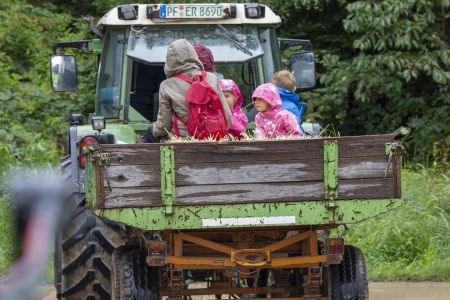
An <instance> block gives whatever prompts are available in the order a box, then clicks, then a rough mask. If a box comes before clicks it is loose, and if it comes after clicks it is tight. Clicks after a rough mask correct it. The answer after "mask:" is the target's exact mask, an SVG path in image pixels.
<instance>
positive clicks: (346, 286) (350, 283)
mask: <svg viewBox="0 0 450 300" xmlns="http://www.w3.org/2000/svg"><path fill="white" fill-rule="evenodd" d="M326 277H327V280H326V282H327V283H328V289H327V290H328V295H329V296H330V299H332V300H365V299H368V297H369V282H368V280H367V270H366V264H365V261H364V255H363V254H362V252H361V250H360V249H358V248H356V247H354V246H351V245H345V250H344V258H343V260H342V262H341V263H340V264H339V265H330V266H329V267H328V268H327V272H326Z"/></svg>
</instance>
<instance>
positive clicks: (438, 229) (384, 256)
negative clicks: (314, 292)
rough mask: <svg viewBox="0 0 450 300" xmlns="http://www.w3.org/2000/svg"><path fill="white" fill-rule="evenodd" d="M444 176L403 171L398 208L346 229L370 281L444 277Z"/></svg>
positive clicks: (449, 246) (447, 192)
mask: <svg viewBox="0 0 450 300" xmlns="http://www.w3.org/2000/svg"><path fill="white" fill-rule="evenodd" d="M449 175H450V173H449V172H447V173H443V174H442V173H441V170H439V172H436V171H434V170H430V169H428V170H427V169H421V170H419V171H416V172H413V171H407V170H404V172H403V181H402V184H403V193H404V195H403V198H404V200H405V202H406V204H405V205H404V206H402V207H401V208H398V209H396V210H394V211H392V212H391V213H389V214H386V215H383V216H380V217H377V218H374V219H372V220H369V221H365V222H363V223H361V224H358V225H354V226H352V227H351V230H350V234H349V237H348V239H347V243H349V244H353V245H356V246H359V247H361V249H362V250H363V253H364V254H365V257H366V260H367V264H368V270H369V277H370V279H371V280H405V279H406V280H449V279H450V258H449V257H448V253H449V251H450V236H449V232H450V225H449V223H450V200H449V199H450V177H449Z"/></svg>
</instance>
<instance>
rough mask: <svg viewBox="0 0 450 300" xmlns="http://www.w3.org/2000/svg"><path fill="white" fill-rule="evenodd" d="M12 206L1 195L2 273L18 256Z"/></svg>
mask: <svg viewBox="0 0 450 300" xmlns="http://www.w3.org/2000/svg"><path fill="white" fill-rule="evenodd" d="M15 229H16V228H15V222H14V215H13V210H12V207H11V205H10V204H9V203H7V200H6V197H3V196H1V195H0V232H1V234H0V273H1V272H2V271H3V270H5V269H6V268H7V267H8V266H9V265H10V263H11V261H12V260H13V259H15V258H16V256H17V251H18V246H17V245H18V242H17V237H16V232H15Z"/></svg>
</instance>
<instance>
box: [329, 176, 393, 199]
mask: <svg viewBox="0 0 450 300" xmlns="http://www.w3.org/2000/svg"><path fill="white" fill-rule="evenodd" d="M393 181H394V179H393V178H386V179H384V178H381V179H380V178H375V179H351V180H341V181H339V197H338V198H339V199H384V198H393V197H395V196H394V185H393Z"/></svg>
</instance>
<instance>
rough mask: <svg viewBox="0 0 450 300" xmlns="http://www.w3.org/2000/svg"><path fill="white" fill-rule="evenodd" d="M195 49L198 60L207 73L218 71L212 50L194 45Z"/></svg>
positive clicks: (200, 45)
mask: <svg viewBox="0 0 450 300" xmlns="http://www.w3.org/2000/svg"><path fill="white" fill-rule="evenodd" d="M194 49H195V52H197V55H198V59H199V60H200V61H201V63H202V64H203V67H204V68H205V71H207V72H211V73H214V72H215V71H216V65H215V63H214V57H213V55H212V52H211V50H210V49H209V48H208V47H206V46H204V45H202V44H196V45H194Z"/></svg>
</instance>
